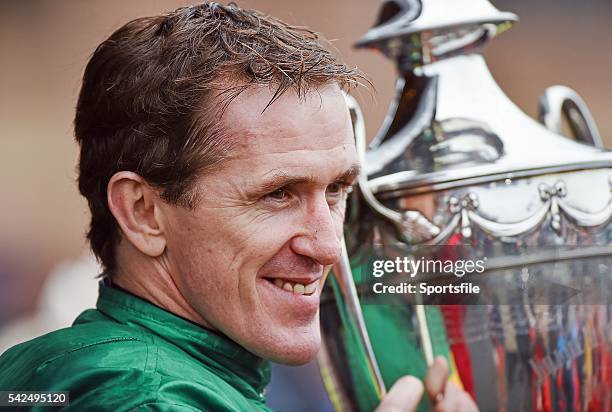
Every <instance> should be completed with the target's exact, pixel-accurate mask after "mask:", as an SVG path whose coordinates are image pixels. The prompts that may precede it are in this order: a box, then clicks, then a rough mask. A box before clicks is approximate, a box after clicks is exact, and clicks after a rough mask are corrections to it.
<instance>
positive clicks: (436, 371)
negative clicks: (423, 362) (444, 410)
mask: <svg viewBox="0 0 612 412" xmlns="http://www.w3.org/2000/svg"><path fill="white" fill-rule="evenodd" d="M447 380H448V363H447V362H446V359H444V357H443V356H438V357H437V358H436V359H435V360H434V362H433V364H432V365H431V366H430V367H429V370H428V371H427V376H425V389H426V390H427V395H428V396H429V398H430V399H431V400H432V402H434V403H436V402H439V401H440V400H441V398H442V397H443V396H444V390H445V387H446V381H447Z"/></svg>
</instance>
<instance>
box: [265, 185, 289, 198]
mask: <svg viewBox="0 0 612 412" xmlns="http://www.w3.org/2000/svg"><path fill="white" fill-rule="evenodd" d="M288 197H289V191H288V190H287V188H284V187H281V188H279V189H276V190H275V191H273V192H270V193H268V194H267V195H266V198H268V199H272V200H276V201H283V200H287V198H288Z"/></svg>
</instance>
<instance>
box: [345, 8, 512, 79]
mask: <svg viewBox="0 0 612 412" xmlns="http://www.w3.org/2000/svg"><path fill="white" fill-rule="evenodd" d="M517 20H518V17H517V16H516V15H515V14H513V13H508V12H501V11H499V10H497V9H496V8H495V7H494V6H493V5H492V4H491V3H490V2H489V1H488V0H389V1H387V2H385V3H384V4H383V6H382V8H381V11H380V13H379V16H378V19H377V22H376V24H375V25H374V26H373V27H372V28H371V29H370V30H368V32H367V33H366V34H365V35H364V36H363V37H362V38H361V39H360V40H359V41H358V42H357V43H356V47H358V48H361V47H368V48H375V49H378V50H381V51H382V52H383V53H384V54H385V55H387V56H388V57H389V58H391V59H393V60H397V61H398V64H399V65H400V69H405V68H412V67H418V66H421V65H424V64H428V63H432V62H434V61H437V60H440V59H442V58H444V57H447V56H451V55H456V54H463V53H465V52H466V51H467V50H472V49H474V48H477V47H480V46H481V45H483V44H485V43H486V42H488V40H490V39H491V38H493V37H495V36H496V35H497V34H499V33H501V32H503V31H505V30H506V29H508V28H509V27H510V26H511V25H512V23H513V22H514V21H517Z"/></svg>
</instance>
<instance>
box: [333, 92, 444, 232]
mask: <svg viewBox="0 0 612 412" xmlns="http://www.w3.org/2000/svg"><path fill="white" fill-rule="evenodd" d="M344 97H345V99H346V104H347V106H348V108H349V112H350V114H351V121H352V123H353V132H354V134H355V146H356V148H357V157H358V158H359V163H361V165H365V157H366V150H367V142H366V132H365V125H364V121H363V114H362V113H361V109H360V108H359V104H358V103H357V101H356V100H355V99H354V98H353V97H352V96H350V95H348V94H345V95H344ZM357 185H358V186H359V190H360V192H361V194H362V195H363V198H364V200H365V201H366V203H367V204H368V206H370V207H371V208H372V210H374V211H375V212H376V213H378V214H379V215H381V216H383V217H384V218H386V219H387V220H389V221H390V222H391V223H393V224H394V225H395V226H396V227H397V228H398V230H399V232H400V233H401V235H402V237H403V238H404V240H405V241H406V242H408V243H420V242H424V241H428V240H431V239H433V238H434V237H436V236H437V235H438V234H439V233H440V228H439V227H437V226H436V225H434V224H433V223H431V222H430V221H429V220H428V219H427V218H426V217H425V216H424V215H423V214H422V213H421V212H419V211H416V210H406V211H403V212H401V213H400V212H398V211H396V210H393V209H390V208H388V207H387V206H385V205H383V204H382V203H381V202H379V201H378V199H376V196H374V193H372V191H371V190H370V187H369V186H368V176H367V175H366V173H360V174H359V177H358V179H357Z"/></svg>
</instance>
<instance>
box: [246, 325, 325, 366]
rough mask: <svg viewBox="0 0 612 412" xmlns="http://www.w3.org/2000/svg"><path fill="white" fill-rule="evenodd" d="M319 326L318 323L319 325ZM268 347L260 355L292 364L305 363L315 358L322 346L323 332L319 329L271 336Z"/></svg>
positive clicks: (273, 360) (274, 360)
mask: <svg viewBox="0 0 612 412" xmlns="http://www.w3.org/2000/svg"><path fill="white" fill-rule="evenodd" d="M317 326H318V325H317ZM271 338H272V339H270V341H269V342H268V344H267V345H265V346H266V347H265V348H264V349H263V350H261V351H257V352H259V353H258V355H259V356H261V357H262V358H265V359H268V360H270V361H272V362H276V363H282V364H285V365H290V366H299V365H304V364H305V363H308V362H310V361H311V360H313V359H314V358H315V357H316V356H317V353H318V352H319V348H320V347H321V334H320V332H319V330H318V327H317V330H316V331H308V332H306V333H304V332H297V331H296V332H295V333H292V334H289V335H287V334H283V336H282V337H281V336H278V337H276V338H273V337H271Z"/></svg>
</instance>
